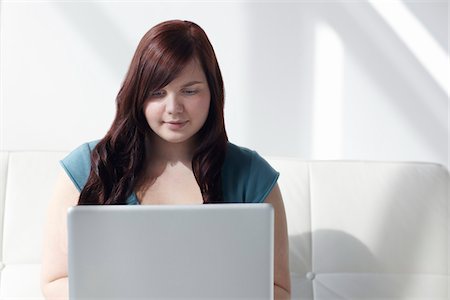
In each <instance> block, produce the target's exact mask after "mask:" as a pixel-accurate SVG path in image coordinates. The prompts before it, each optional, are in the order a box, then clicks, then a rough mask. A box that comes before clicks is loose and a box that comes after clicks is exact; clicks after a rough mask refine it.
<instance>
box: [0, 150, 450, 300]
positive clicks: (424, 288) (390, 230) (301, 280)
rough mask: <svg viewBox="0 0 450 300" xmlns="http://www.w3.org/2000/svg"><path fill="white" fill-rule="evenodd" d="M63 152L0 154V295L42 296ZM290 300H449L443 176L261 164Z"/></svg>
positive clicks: (348, 164)
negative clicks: (283, 241)
mask: <svg viewBox="0 0 450 300" xmlns="http://www.w3.org/2000/svg"><path fill="white" fill-rule="evenodd" d="M64 155H65V153H64V152H1V170H0V172H1V183H0V188H1V193H0V209H1V214H0V216H1V217H2V219H1V222H0V224H2V230H1V231H0V234H1V236H0V238H1V242H2V250H1V253H0V254H1V265H0V268H1V271H0V299H41V298H42V296H41V292H40V287H39V274H40V255H41V247H42V242H41V241H42V223H43V219H44V216H45V208H46V206H47V201H48V199H49V197H50V195H51V193H52V187H53V184H54V181H55V178H56V174H57V172H58V169H59V168H60V167H59V164H58V160H59V159H60V158H62V157H63V156H64ZM267 159H268V160H269V162H270V163H271V164H272V165H273V166H274V167H275V168H276V169H277V170H278V171H280V173H281V176H280V180H279V184H280V187H281V189H282V193H283V197H284V201H285V206H286V213H287V219H288V230H289V235H290V240H289V242H290V270H291V273H292V276H291V278H292V290H293V291H292V294H293V295H292V298H293V299H321V300H322V299H424V300H425V299H426V300H429V299H450V298H449V296H448V293H449V283H450V280H449V278H450V277H449V273H448V270H449V254H450V253H449V221H448V220H449V218H448V217H449V213H448V208H449V196H448V187H449V175H448V171H447V170H446V169H445V168H444V167H442V166H440V165H437V164H432V163H406V162H365V161H301V160H293V159H276V158H267Z"/></svg>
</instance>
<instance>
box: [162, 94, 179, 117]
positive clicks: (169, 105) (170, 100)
mask: <svg viewBox="0 0 450 300" xmlns="http://www.w3.org/2000/svg"><path fill="white" fill-rule="evenodd" d="M166 110H167V112H168V113H170V114H177V113H181V112H183V104H182V103H181V101H180V99H179V98H178V97H177V96H176V95H168V96H167V102H166Z"/></svg>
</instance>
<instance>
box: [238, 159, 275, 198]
mask: <svg viewBox="0 0 450 300" xmlns="http://www.w3.org/2000/svg"><path fill="white" fill-rule="evenodd" d="M279 176H280V173H278V172H277V171H275V170H274V169H273V168H272V166H271V165H270V164H269V163H268V162H267V161H266V160H265V159H264V158H262V157H261V156H260V155H259V154H258V153H257V152H255V151H252V156H251V161H250V169H249V176H248V182H247V189H246V197H245V198H246V202H255V203H261V202H264V200H265V199H266V198H267V196H268V195H269V193H270V192H271V191H272V189H273V187H274V186H275V184H276V183H277V181H278V177H279Z"/></svg>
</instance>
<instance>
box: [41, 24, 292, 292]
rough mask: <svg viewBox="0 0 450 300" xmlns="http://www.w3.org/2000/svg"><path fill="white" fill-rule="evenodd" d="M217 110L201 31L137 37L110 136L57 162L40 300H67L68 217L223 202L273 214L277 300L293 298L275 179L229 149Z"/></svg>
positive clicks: (212, 69)
mask: <svg viewBox="0 0 450 300" xmlns="http://www.w3.org/2000/svg"><path fill="white" fill-rule="evenodd" d="M223 105H224V89H223V81H222V76H221V73H220V69H219V65H218V62H217V60H216V56H215V54H214V50H213V48H212V46H211V44H210V42H209V40H208V38H207V36H206V34H205V32H204V31H203V30H202V29H201V28H200V27H199V26H198V25H196V24H194V23H192V22H189V21H180V20H173V21H166V22H163V23H160V24H158V25H156V26H155V27H153V28H152V29H150V30H149V31H148V32H147V33H146V34H145V35H144V37H143V38H142V40H141V41H140V43H139V45H138V47H137V50H136V53H135V54H134V57H133V59H132V61H131V65H130V68H129V70H128V73H127V75H126V77H125V80H124V82H123V84H122V87H121V89H120V91H119V93H118V95H117V113H116V117H115V119H114V122H113V124H112V125H111V128H110V129H109V131H108V133H107V134H106V135H105V137H103V138H102V139H101V140H100V141H94V142H90V143H86V144H84V145H82V146H80V147H78V148H77V149H75V150H74V151H72V152H71V153H70V154H69V155H68V156H67V157H66V158H64V159H63V160H62V161H61V165H62V167H63V170H62V171H61V174H60V176H59V181H58V183H57V186H56V190H55V193H54V197H53V199H52V201H51V202H50V205H49V209H48V218H47V226H46V229H45V239H46V241H45V242H44V245H45V246H44V251H43V262H42V290H43V293H44V295H45V297H46V299H61V298H63V299H64V298H67V297H68V280H67V228H66V214H67V208H68V207H70V206H74V205H83V204H110V205H112V204H188V203H189V204H203V203H206V204H207V203H223V202H266V203H271V204H272V205H273V207H274V211H275V266H274V267H275V269H274V270H275V274H274V291H275V299H288V298H289V297H290V296H289V295H290V279H289V266H288V237H287V228H286V217H285V211H284V205H283V201H282V197H281V193H280V190H279V188H278V185H277V183H276V182H277V179H278V173H277V172H276V171H275V170H273V169H272V168H271V167H270V165H269V164H267V162H266V161H264V160H263V159H262V158H261V157H260V156H259V155H258V154H257V153H256V152H254V151H250V150H248V149H245V148H241V147H238V146H236V145H233V144H231V143H229V142H228V138H227V135H226V132H225V126H224V117H223ZM174 183H175V185H176V186H177V189H173V188H172V187H173V186H174Z"/></svg>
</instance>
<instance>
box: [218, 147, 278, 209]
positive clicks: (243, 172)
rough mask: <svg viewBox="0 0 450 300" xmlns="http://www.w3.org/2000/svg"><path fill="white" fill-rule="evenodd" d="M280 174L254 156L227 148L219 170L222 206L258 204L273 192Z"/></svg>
mask: <svg viewBox="0 0 450 300" xmlns="http://www.w3.org/2000/svg"><path fill="white" fill-rule="evenodd" d="M278 177H279V173H278V172H277V171H275V170H274V169H273V168H272V166H270V164H269V163H268V162H267V161H266V160H265V159H264V158H262V157H261V156H260V155H259V154H258V153H257V152H255V151H252V150H249V149H247V148H243V147H239V146H236V145H233V144H231V143H230V144H229V145H228V149H227V154H226V157H225V162H224V165H223V167H222V189H223V196H224V201H225V202H233V203H261V202H264V200H265V199H266V197H267V196H268V195H269V193H270V192H271V191H272V189H273V187H274V185H275V184H276V182H277V180H278Z"/></svg>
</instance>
